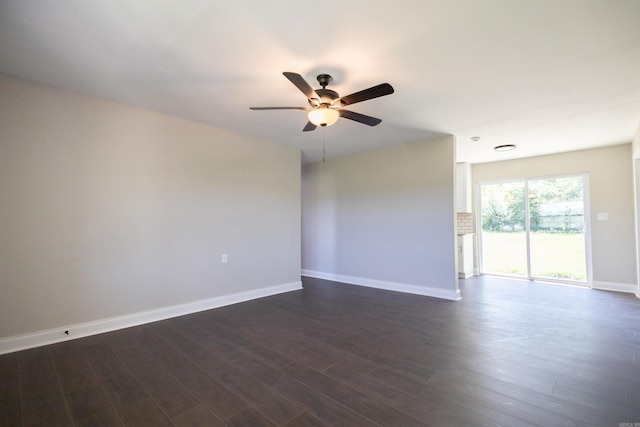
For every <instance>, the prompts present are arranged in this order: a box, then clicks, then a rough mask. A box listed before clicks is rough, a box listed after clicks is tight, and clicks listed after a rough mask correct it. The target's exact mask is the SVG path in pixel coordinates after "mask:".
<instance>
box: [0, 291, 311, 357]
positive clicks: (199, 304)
mask: <svg viewBox="0 0 640 427" xmlns="http://www.w3.org/2000/svg"><path fill="white" fill-rule="evenodd" d="M299 289H302V282H300V281H298V282H291V283H285V284H282V285H276V286H270V287H268V288H261V289H256V290H253V291H246V292H239V293H237V294H231V295H224V296H220V297H215V298H209V299H205V300H199V301H193V302H189V303H186V304H179V305H173V306H169V307H163V308H159V309H155V310H149V311H142V312H139V313H133V314H128V315H124V316H117V317H112V318H109V319H102V320H96V321H93V322H86V323H80V324H77V325H69V326H65V327H61V328H55V329H49V330H46V331H39V332H34V333H30V334H24V335H17V336H14V337H9V338H4V339H1V340H0V354H6V353H12V352H14V351H20V350H26V349H28V348H34V347H40V346H43V345H48V344H54V343H58V342H62V341H68V340H71V339H76V338H82V337H87V336H90V335H96V334H101V333H104V332H110V331H115V330H118V329H124V328H129V327H131V326H138V325H142V324H145V323H150V322H157V321H159V320H164V319H169V318H172V317H177V316H183V315H185V314H191V313H196V312H199V311H204V310H211V309H213V308H219V307H224V306H227V305H232V304H237V303H240V302H245V301H250V300H254V299H257V298H263V297H268V296H271V295H277V294H281V293H284V292H290V291H295V290H299ZM66 332H68V334H67V333H66Z"/></svg>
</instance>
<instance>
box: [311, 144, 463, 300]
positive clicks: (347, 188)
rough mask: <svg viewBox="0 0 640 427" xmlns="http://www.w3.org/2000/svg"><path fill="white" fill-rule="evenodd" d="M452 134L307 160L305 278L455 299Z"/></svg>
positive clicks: (453, 148) (453, 153)
mask: <svg viewBox="0 0 640 427" xmlns="http://www.w3.org/2000/svg"><path fill="white" fill-rule="evenodd" d="M454 180H455V138H454V137H453V136H445V137H439V138H434V139H430V140H426V141H420V142H415V143H410V144H402V145H396V146H391V147H386V148H382V149H377V150H372V151H369V152H365V153H361V154H356V155H351V156H347V157H342V158H338V159H334V160H329V161H327V162H326V163H316V164H310V165H305V166H304V167H303V169H302V234H303V236H302V268H303V273H304V274H306V275H311V276H316V277H324V278H330V279H336V280H341V281H345V282H348V283H355V284H361V285H367V286H374V287H383V288H387V289H395V290H400V291H405V292H414V293H421V294H425V295H433V296H439V297H444V298H450V299H455V298H456V297H457V294H456V292H457V286H458V282H457V273H456V265H455V254H456V251H455V238H456V236H455V234H456V232H455V217H456V213H455V194H454Z"/></svg>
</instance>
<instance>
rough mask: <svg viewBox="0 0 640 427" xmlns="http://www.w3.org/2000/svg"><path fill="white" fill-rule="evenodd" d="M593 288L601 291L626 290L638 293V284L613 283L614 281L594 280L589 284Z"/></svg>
mask: <svg viewBox="0 0 640 427" xmlns="http://www.w3.org/2000/svg"><path fill="white" fill-rule="evenodd" d="M591 287H592V288H593V289H599V290H601V291H614V292H626V293H630V294H636V296H637V293H638V285H635V284H631V283H615V282H596V281H594V282H593V283H592V284H591Z"/></svg>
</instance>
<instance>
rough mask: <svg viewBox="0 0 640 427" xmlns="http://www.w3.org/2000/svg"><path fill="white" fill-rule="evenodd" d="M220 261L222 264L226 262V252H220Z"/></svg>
mask: <svg viewBox="0 0 640 427" xmlns="http://www.w3.org/2000/svg"><path fill="white" fill-rule="evenodd" d="M220 262H222V263H223V264H226V263H227V254H222V256H221V257H220Z"/></svg>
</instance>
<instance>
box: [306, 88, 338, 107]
mask: <svg viewBox="0 0 640 427" xmlns="http://www.w3.org/2000/svg"><path fill="white" fill-rule="evenodd" d="M316 93H317V94H318V96H319V97H320V99H319V100H318V99H316V98H310V99H309V104H311V106H313V107H315V106H317V105H319V104H329V105H331V104H332V103H333V101H335V100H336V99H338V98H340V95H338V92H336V91H335V90H331V89H316ZM318 101H319V102H318Z"/></svg>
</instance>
